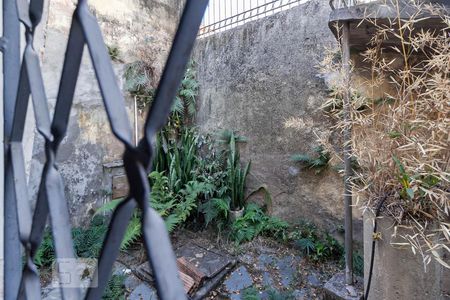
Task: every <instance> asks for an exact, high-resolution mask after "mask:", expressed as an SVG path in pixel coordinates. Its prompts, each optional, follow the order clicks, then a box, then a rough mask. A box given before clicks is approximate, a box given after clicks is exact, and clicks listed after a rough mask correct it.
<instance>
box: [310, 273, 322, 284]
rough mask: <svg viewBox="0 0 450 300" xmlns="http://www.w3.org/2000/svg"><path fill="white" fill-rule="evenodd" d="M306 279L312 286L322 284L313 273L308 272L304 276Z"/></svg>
mask: <svg viewBox="0 0 450 300" xmlns="http://www.w3.org/2000/svg"><path fill="white" fill-rule="evenodd" d="M306 280H307V281H308V283H309V284H310V285H311V286H312V287H319V286H321V285H322V281H320V280H319V279H318V278H317V276H316V275H315V274H309V275H308V276H307V277H306Z"/></svg>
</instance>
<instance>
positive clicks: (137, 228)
mask: <svg viewBox="0 0 450 300" xmlns="http://www.w3.org/2000/svg"><path fill="white" fill-rule="evenodd" d="M141 232H142V231H141V220H140V218H139V216H137V215H136V214H135V215H134V216H133V217H132V218H131V220H130V223H129V224H128V226H127V230H126V231H125V235H124V237H123V240H122V244H121V245H120V248H121V249H122V250H124V249H127V248H128V247H129V246H130V245H131V244H133V243H134V242H136V241H137V240H138V239H139V238H140V236H141Z"/></svg>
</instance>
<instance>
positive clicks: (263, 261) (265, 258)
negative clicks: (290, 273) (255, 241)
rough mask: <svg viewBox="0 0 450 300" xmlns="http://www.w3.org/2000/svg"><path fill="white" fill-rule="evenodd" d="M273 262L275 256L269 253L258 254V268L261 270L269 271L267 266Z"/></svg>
mask: <svg viewBox="0 0 450 300" xmlns="http://www.w3.org/2000/svg"><path fill="white" fill-rule="evenodd" d="M272 263H273V258H272V257H271V256H270V255H267V254H261V255H260V256H258V260H257V263H256V268H257V269H258V270H261V271H267V266H269V265H271V264H272Z"/></svg>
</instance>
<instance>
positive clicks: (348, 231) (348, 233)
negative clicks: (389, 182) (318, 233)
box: [341, 22, 353, 285]
mask: <svg viewBox="0 0 450 300" xmlns="http://www.w3.org/2000/svg"><path fill="white" fill-rule="evenodd" d="M349 27H350V24H349V22H344V23H343V24H342V38H341V47H342V67H343V71H344V83H345V95H344V99H343V102H344V103H343V104H344V105H343V109H344V111H343V112H344V122H345V125H344V126H345V127H344V133H343V139H344V168H345V174H344V209H345V283H346V284H347V285H353V224H352V188H351V185H350V179H351V177H352V166H351V156H352V142H351V138H352V127H351V124H350V120H351V116H350V109H351V108H350V101H351V91H350V45H349V31H350V28H349Z"/></svg>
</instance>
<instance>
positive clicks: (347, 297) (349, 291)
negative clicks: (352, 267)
mask: <svg viewBox="0 0 450 300" xmlns="http://www.w3.org/2000/svg"><path fill="white" fill-rule="evenodd" d="M363 294H364V287H363V279H362V278H359V277H358V278H356V283H355V285H354V286H347V285H346V284H345V275H344V273H343V272H342V273H337V274H336V275H334V276H333V277H331V279H330V280H328V282H327V283H325V286H324V287H323V299H324V300H362V299H363Z"/></svg>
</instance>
